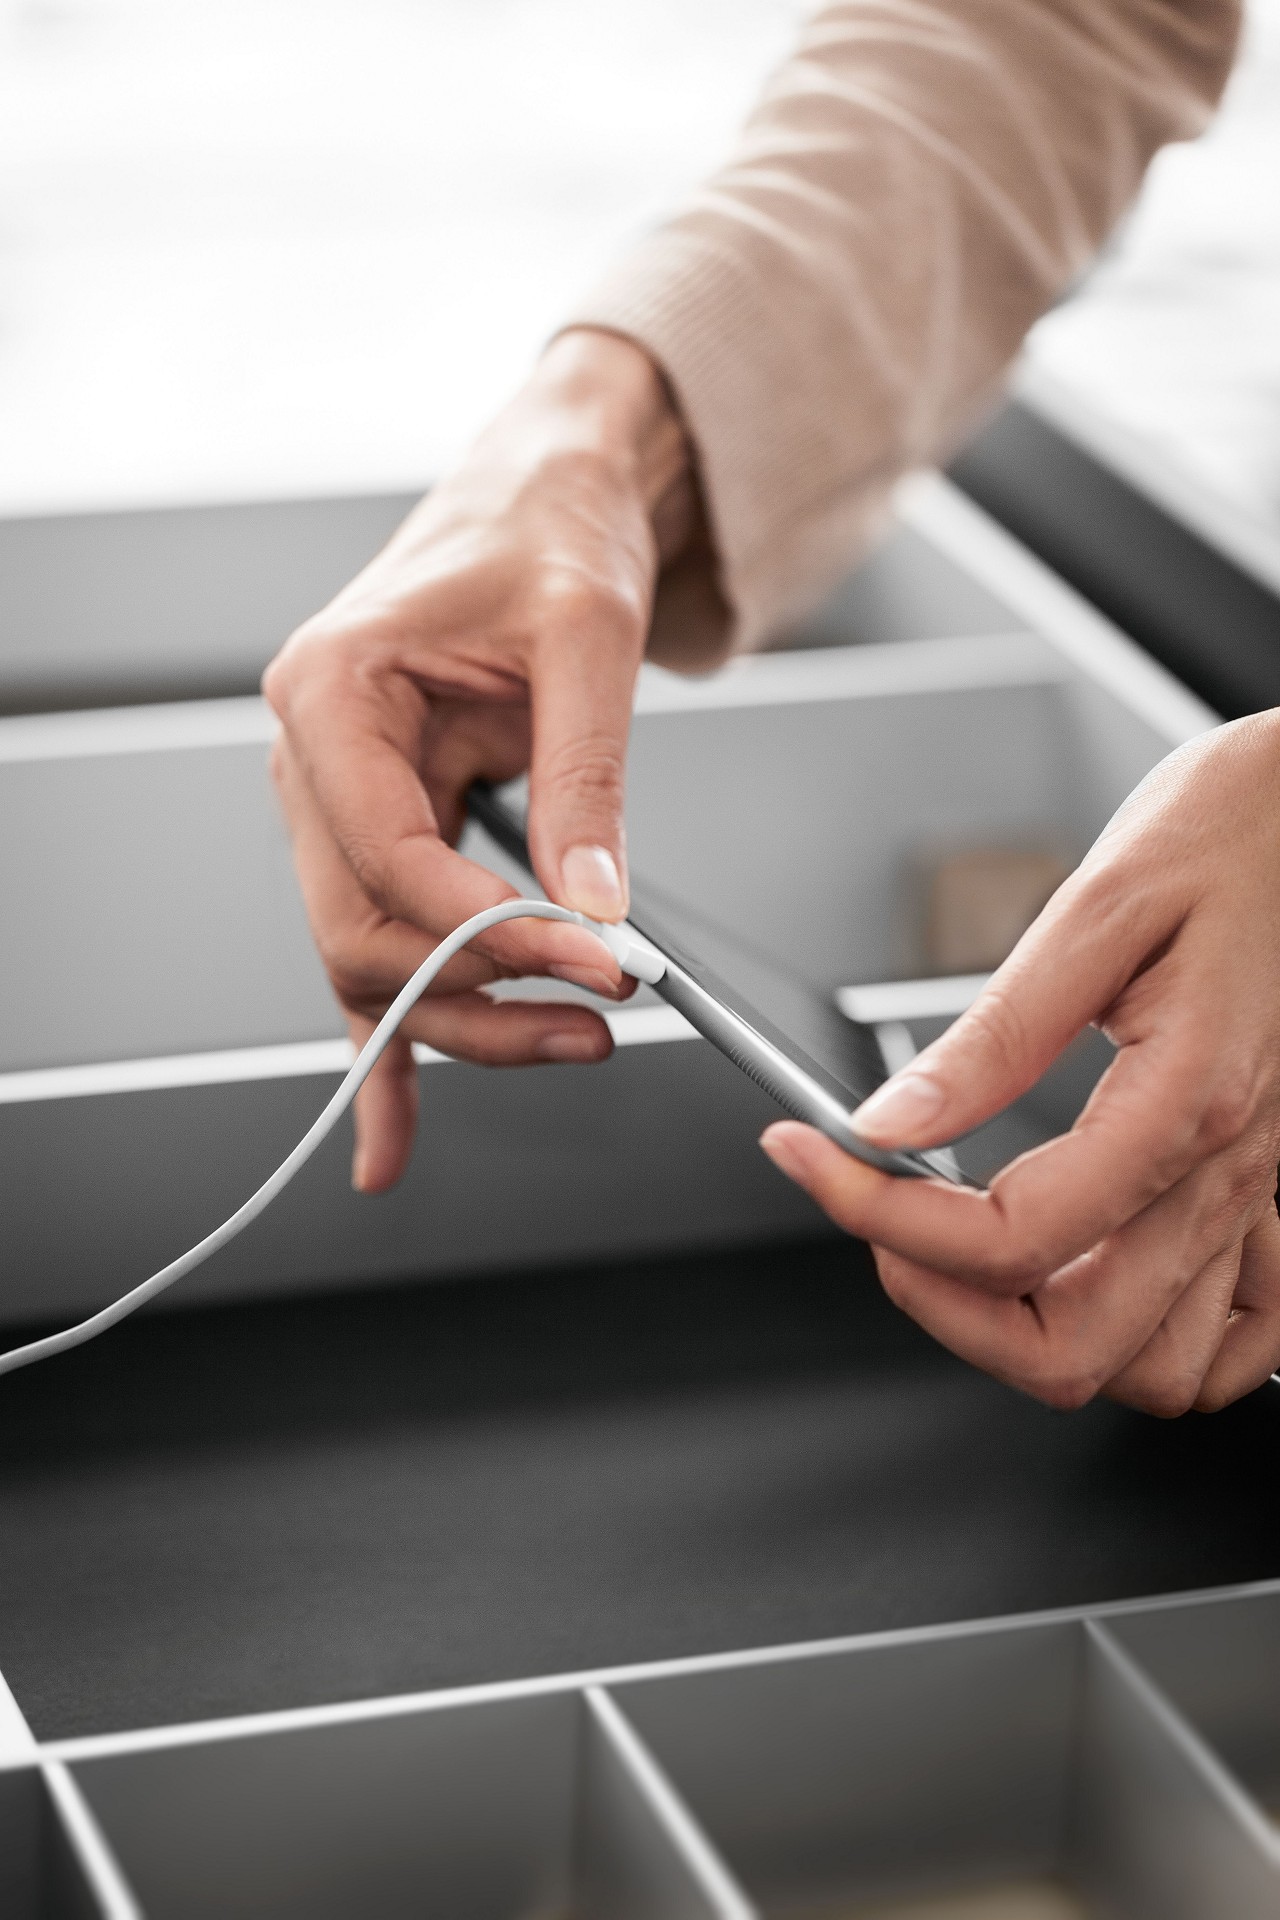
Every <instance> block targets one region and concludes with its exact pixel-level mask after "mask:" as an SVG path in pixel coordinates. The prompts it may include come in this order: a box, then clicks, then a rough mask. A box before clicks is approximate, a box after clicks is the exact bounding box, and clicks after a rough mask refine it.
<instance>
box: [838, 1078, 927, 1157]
mask: <svg viewBox="0 0 1280 1920" xmlns="http://www.w3.org/2000/svg"><path fill="white" fill-rule="evenodd" d="M943 1098H944V1095H943V1091H942V1088H941V1087H940V1086H939V1085H938V1083H937V1081H936V1080H931V1079H930V1078H929V1076H928V1074H926V1073H902V1074H899V1075H898V1076H897V1077H896V1078H895V1079H893V1080H886V1081H885V1083H884V1085H883V1086H882V1087H877V1088H876V1090H875V1092H874V1093H873V1094H872V1095H871V1096H870V1098H869V1099H867V1100H864V1101H863V1103H862V1105H861V1106H860V1107H859V1108H858V1109H857V1111H856V1113H854V1114H853V1115H852V1117H851V1118H850V1121H849V1124H850V1126H851V1127H852V1128H853V1130H854V1132H855V1133H860V1134H861V1135H862V1137H863V1139H864V1140H871V1141H873V1142H874V1143H875V1144H876V1145H877V1146H881V1147H900V1146H905V1145H906V1144H907V1143H908V1141H909V1140H910V1137H911V1135H912V1134H913V1133H916V1132H918V1131H919V1129H920V1128H921V1127H923V1126H926V1125H927V1124H928V1122H929V1121H930V1120H932V1119H933V1117H934V1115H935V1114H936V1113H937V1112H938V1111H939V1109H940V1108H941V1106H942V1102H943Z"/></svg>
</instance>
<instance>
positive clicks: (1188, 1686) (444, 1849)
mask: <svg viewBox="0 0 1280 1920" xmlns="http://www.w3.org/2000/svg"><path fill="white" fill-rule="evenodd" d="M1277 1622H1280V1584H1277V1585H1271V1586H1268V1587H1266V1588H1260V1589H1254V1590H1249V1591H1247V1592H1245V1593H1244V1594H1241V1595H1236V1596H1231V1595H1228V1596H1222V1597H1214V1596H1208V1597H1203V1598H1196V1599H1191V1600H1187V1601H1184V1602H1181V1603H1178V1604H1174V1605H1169V1606H1167V1607H1160V1606H1157V1607H1150V1606H1147V1605H1145V1604H1139V1605H1136V1606H1135V1605H1133V1604H1131V1603H1129V1604H1124V1605H1120V1606H1115V1607H1108V1608H1100V1609H1096V1610H1089V1611H1082V1612H1072V1613H1062V1614H1054V1615H1039V1616H1035V1615H1033V1616H1026V1617H1023V1618H1021V1619H1014V1620H1008V1621H996V1622H985V1623H982V1624H979V1625H976V1626H964V1627H955V1628H942V1629H923V1630H916V1631H912V1632H905V1633H895V1634H884V1635H877V1636H871V1637H867V1638H863V1639H859V1640H848V1641H844V1642H836V1643H824V1644H822V1645H816V1646H805V1647H798V1648H786V1649H781V1650H776V1651H766V1652H762V1653H759V1654H743V1655H726V1656H721V1657H718V1658H711V1659H703V1660H687V1661H681V1662H674V1663H669V1664H666V1665H664V1666H660V1667H650V1668H633V1669H624V1670H618V1671H614V1672H611V1673H606V1674H598V1675H578V1676H569V1677H567V1678H565V1679H563V1680H548V1681H529V1682H523V1683H516V1684H513V1685H510V1686H490V1687H485V1688H479V1689H474V1690H470V1691H467V1692H461V1693H455V1694H451V1695H439V1696H435V1697H432V1696H430V1695H425V1696H421V1697H419V1698H416V1699H404V1700H400V1701H394V1702H384V1703H379V1702H369V1703H367V1704H364V1705H356V1706H345V1707H337V1708H333V1709H322V1708H317V1709H308V1710H306V1711H303V1712H299V1713H293V1714H290V1713H282V1714H273V1715H264V1716H261V1717H260V1718H258V1719H251V1720H245V1721H239V1722H229V1723H226V1724H225V1725H220V1724H219V1723H217V1722H212V1723H206V1724H203V1725H199V1726H191V1727H176V1728H168V1729H166V1728H159V1729H155V1730H149V1731H144V1732H141V1733H135V1734H128V1733H124V1734H119V1735H115V1734H104V1735H99V1736H95V1737H93V1738H89V1739H82V1740H73V1741H64V1742H61V1743H52V1744H50V1745H48V1746H46V1747H44V1748H41V1749H40V1750H39V1759H40V1764H41V1766H43V1767H44V1768H45V1769H46V1771H49V1772H52V1773H56V1774H57V1775H59V1776H60V1777H61V1778H62V1779H63V1780H64V1781H65V1782H66V1784H67V1789H68V1791H69V1792H70V1793H72V1794H74V1795H77V1796H83V1798H82V1800H81V1801H80V1802H79V1804H80V1806H81V1809H82V1814H83V1821H84V1822H85V1823H87V1824H88V1825H89V1827H91V1828H92V1829H93V1831H94V1833H95V1834H96V1836H97V1845H98V1848H99V1853H100V1856H101V1858H100V1860H99V1873H100V1875H101V1877H102V1879H103V1883H104V1884H107V1885H108V1891H110V1889H111V1888H114V1890H115V1891H114V1894H113V1895H112V1898H113V1899H114V1902H115V1904H114V1905H113V1904H111V1900H110V1899H107V1900H106V1901H105V1902H104V1903H103V1904H102V1905H101V1906H100V1907H94V1906H90V1907H89V1908H87V1909H85V1910H87V1911H102V1912H105V1913H110V1914H112V1915H114V1916H115V1917H116V1920H129V1916H131V1915H133V1916H136V1915H138V1914H146V1915H148V1916H150V1920H201V1916H204V1915H209V1916H213V1915H215V1914H218V1915H220V1914H224V1913H230V1912H234V1913H236V1914H238V1915H239V1914H242V1915H245V1916H261V1917H262V1920H269V1917H271V1916H279V1917H280V1920H290V1916H294V1915H303V1914H305V1915H308V1916H314V1917H315V1920H328V1917H329V1916H332V1920H338V1917H339V1916H357V1915H361V1916H362V1915H365V1914H373V1913H376V1914H377V1915H378V1916H379V1920H395V1916H397V1915H400V1914H404V1915H406V1916H408V1915H410V1914H412V1915H421V1914H431V1915H436V1914H439V1915H441V1916H446V1915H447V1916H448V1920H648V1916H653V1920H716V1917H718V1920H1081V1917H1082V1916H1092V1917H1093V1920H1274V1916H1275V1914H1276V1913H1277V1912H1280V1836H1278V1835H1277V1834H1276V1832H1275V1831H1274V1830H1273V1829H1272V1828H1271V1826H1270V1824H1269V1822H1268V1821H1267V1820H1266V1819H1265V1818H1264V1817H1263V1816H1262V1815H1261V1813H1260V1812H1259V1810H1258V1808H1257V1807H1256V1806H1255V1805H1254V1803H1253V1802H1252V1800H1251V1799H1250V1798H1249V1797H1248V1795H1247V1794H1246V1793H1245V1791H1244V1790H1243V1789H1242V1787H1241V1786H1240V1784H1239V1782H1238V1781H1237V1780H1236V1779H1235V1778H1234V1776H1233V1775H1232V1773H1231V1772H1230V1771H1229V1767H1230V1766H1232V1765H1235V1764H1237V1763H1238V1764H1239V1767H1240V1769H1241V1771H1242V1774H1243V1775H1244V1776H1245V1777H1246V1778H1247V1779H1248V1780H1249V1781H1250V1782H1252V1783H1254V1784H1259V1785H1260V1787H1261V1789H1262V1790H1266V1791H1269V1790H1270V1789H1269V1786H1268V1785H1267V1783H1269V1782H1270V1781H1272V1780H1273V1778H1274V1774H1273V1772H1272V1771H1271V1770H1270V1769H1272V1768H1273V1766H1274V1755H1275V1745H1274V1714H1273V1713H1272V1712H1271V1711H1270V1709H1271V1704H1272V1703H1274V1701H1275V1699H1276V1691H1275V1686H1274V1674H1275V1665H1274V1662H1275V1658H1276V1646H1277V1632H1276V1629H1277ZM1240 1623H1245V1624H1243V1625H1241V1624H1240ZM1232 1645H1234V1647H1235V1648H1236V1649H1237V1653H1236V1655H1235V1656H1233V1655H1232V1654H1231V1653H1230V1652H1228V1651H1225V1650H1226V1649H1228V1648H1229V1647H1231V1646H1232ZM1147 1649H1150V1650H1151V1651H1152V1660H1151V1664H1150V1666H1148V1665H1147V1664H1146V1663H1145V1659H1144V1653H1145V1651H1146V1650H1147ZM1268 1663H1270V1665H1268ZM1250 1670H1252V1673H1253V1677H1254V1682H1255V1684H1254V1688H1253V1697H1254V1698H1255V1699H1256V1702H1257V1704H1256V1705H1255V1706H1253V1707H1252V1708H1249V1707H1248V1706H1247V1702H1246V1696H1247V1695H1248V1688H1247V1687H1245V1686H1244V1685H1243V1684H1241V1683H1242V1681H1243V1678H1244V1676H1245V1675H1246V1674H1247V1673H1248V1672H1249V1671H1250ZM1215 1673H1216V1675H1217V1679H1216V1681H1215V1682H1213V1684H1210V1683H1209V1681H1208V1680H1207V1679H1206V1676H1210V1675H1213V1674H1215ZM1184 1695H1185V1696H1186V1697H1187V1698H1188V1700H1190V1701H1191V1702H1192V1705H1193V1709H1194V1713H1195V1716H1196V1717H1195V1719H1194V1720H1193V1719H1191V1718H1189V1717H1187V1716H1186V1715H1184V1713H1183V1712H1182V1711H1181V1709H1180V1704H1179V1702H1180V1699H1181V1698H1182V1696H1184ZM1206 1703H1207V1704H1206ZM1215 1712H1216V1714H1217V1717H1216V1718H1215ZM1268 1717H1270V1719H1271V1722H1272V1724H1271V1727H1270V1729H1268V1728H1267V1726H1266V1721H1267V1719H1268ZM1202 1720H1203V1721H1205V1722H1206V1724H1207V1727H1208V1734H1209V1737H1208V1738H1206V1732H1205V1729H1204V1728H1202V1727H1201V1726H1200V1724H1199V1722H1200V1721H1202ZM1209 1723H1211V1724H1209ZM1268 1734H1269V1739H1268ZM1211 1742H1218V1744H1220V1746H1221V1749H1222V1752H1221V1753H1219V1752H1218V1751H1215V1746H1214V1744H1211ZM1260 1755H1261V1758H1259V1756H1260ZM1267 1756H1269V1757H1267ZM1224 1758H1225V1763H1226V1764H1224ZM1259 1769H1260V1770H1259ZM5 1781H6V1777H5V1776H0V1783H4V1782H5ZM7 1783H8V1784H9V1785H14V1784H16V1785H17V1787H18V1789H19V1793H18V1798H19V1799H21V1796H22V1795H23V1794H26V1795H27V1800H26V1801H23V1802H22V1806H23V1808H24V1809H25V1817H26V1819H27V1826H26V1828H25V1829H24V1831H25V1832H27V1833H28V1834H30V1833H32V1832H34V1831H35V1828H34V1826H33V1825H32V1822H33V1821H34V1820H36V1819H37V1818H38V1817H39V1816H38V1813H37V1812H34V1811H33V1809H35V1807H36V1801H35V1800H34V1799H33V1798H32V1797H31V1796H32V1794H33V1792H34V1786H33V1783H32V1780H31V1776H30V1775H29V1774H24V1775H22V1776H21V1778H19V1776H17V1775H14V1776H8V1777H7ZM28 1803H29V1804H28ZM7 1804H8V1803H5V1802H0V1807H4V1806H6V1805H7ZM13 1804H14V1805H17V1804H18V1801H17V1800H15V1801H14V1802H13ZM100 1897H101V1896H100ZM51 1910H52V1911H53V1912H55V1913H62V1912H68V1913H73V1912H78V1911H80V1910H81V1909H79V1908H76V1907H74V1906H65V1905H64V1906H63V1907H57V1906H54V1907H53V1908H52V1909H51ZM31 1911H33V1912H38V1911H44V1909H41V1908H39V1907H33V1908H32V1909H31Z"/></svg>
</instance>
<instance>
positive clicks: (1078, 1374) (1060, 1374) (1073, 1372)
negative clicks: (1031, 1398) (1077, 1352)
mask: <svg viewBox="0 0 1280 1920" xmlns="http://www.w3.org/2000/svg"><path fill="white" fill-rule="evenodd" d="M1098 1388H1099V1382H1098V1379H1097V1377H1096V1375H1095V1374H1093V1373H1090V1372H1088V1371H1087V1370H1084V1369H1081V1368H1079V1367H1050V1368H1047V1369H1046V1370H1045V1371H1044V1372H1043V1373H1042V1374H1041V1375H1040V1376H1039V1378H1038V1379H1037V1380H1036V1381H1035V1382H1034V1383H1033V1384H1032V1386H1031V1392H1032V1393H1033V1394H1034V1395H1035V1397H1036V1399H1037V1400H1043V1401H1044V1404H1045V1405H1046V1406H1047V1407H1052V1408H1053V1409H1054V1411H1055V1413H1079V1411H1080V1409H1081V1408H1082V1407H1087V1406H1088V1404H1089V1402H1090V1401H1091V1400H1093V1399H1095V1398H1096V1397H1097V1393H1098Z"/></svg>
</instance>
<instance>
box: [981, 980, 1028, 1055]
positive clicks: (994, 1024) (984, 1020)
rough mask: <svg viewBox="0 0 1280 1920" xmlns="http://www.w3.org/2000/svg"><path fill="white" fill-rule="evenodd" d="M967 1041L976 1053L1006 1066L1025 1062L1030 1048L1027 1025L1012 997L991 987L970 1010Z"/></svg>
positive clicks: (995, 986) (1004, 991)
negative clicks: (1023, 1060)
mask: <svg viewBox="0 0 1280 1920" xmlns="http://www.w3.org/2000/svg"><path fill="white" fill-rule="evenodd" d="M965 1018H966V1026H965V1039H966V1041H967V1043H968V1045H969V1047H971V1048H972V1049H974V1050H975V1051H976V1052H978V1053H980V1054H983V1055H986V1056H988V1057H989V1058H990V1059H992V1060H993V1061H997V1062H999V1063H1000V1064H1001V1065H1005V1064H1008V1063H1011V1062H1016V1061H1019V1060H1021V1059H1023V1058H1024V1057H1025V1055H1026V1052H1027V1047H1028V1034H1027V1027H1026V1022H1025V1021H1024V1019H1023V1018H1022V1015H1021V1014H1020V1012H1019V1011H1018V1008H1017V1005H1016V1004H1015V1001H1014V999H1013V997H1012V995H1011V994H1010V993H1009V992H1008V991H1007V990H1006V989H1005V988H1004V987H1003V986H1001V985H999V984H996V985H993V986H990V987H988V988H987V989H986V991H985V992H984V993H983V994H982V995H981V997H980V998H979V999H978V1000H976V1001H975V1002H974V1004H973V1006H972V1007H971V1008H970V1010H969V1013H968V1015H967V1016H966V1017H965Z"/></svg>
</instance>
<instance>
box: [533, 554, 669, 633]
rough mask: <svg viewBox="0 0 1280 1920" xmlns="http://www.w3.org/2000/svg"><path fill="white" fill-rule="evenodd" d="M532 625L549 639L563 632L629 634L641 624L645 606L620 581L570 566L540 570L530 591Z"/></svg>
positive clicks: (634, 631)
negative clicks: (532, 589)
mask: <svg viewBox="0 0 1280 1920" xmlns="http://www.w3.org/2000/svg"><path fill="white" fill-rule="evenodd" d="M533 605H534V624H535V627H536V629H537V630H538V631H539V632H542V633H546V634H549V635H550V636H551V637H552V638H554V637H555V636H556V635H559V634H563V633H572V634H577V635H589V634H596V633H600V632H605V633H608V634H611V635H620V636H623V637H631V636H633V635H634V634H635V633H637V632H638V631H639V630H640V629H641V628H642V626H643V621H644V609H643V608H642V607H641V605H640V604H639V601H638V598H637V595H636V594H635V592H634V591H633V590H631V589H629V588H628V587H627V586H626V585H625V584H624V583H623V582H622V581H619V580H613V579H608V578H603V577H601V576H600V575H598V574H594V573H583V572H579V571H578V570H577V569H575V568H572V567H564V566H548V567H546V568H544V569H543V572H542V574H541V577H540V578H539V580H538V582H537V585H536V587H535V589H534V594H533Z"/></svg>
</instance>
